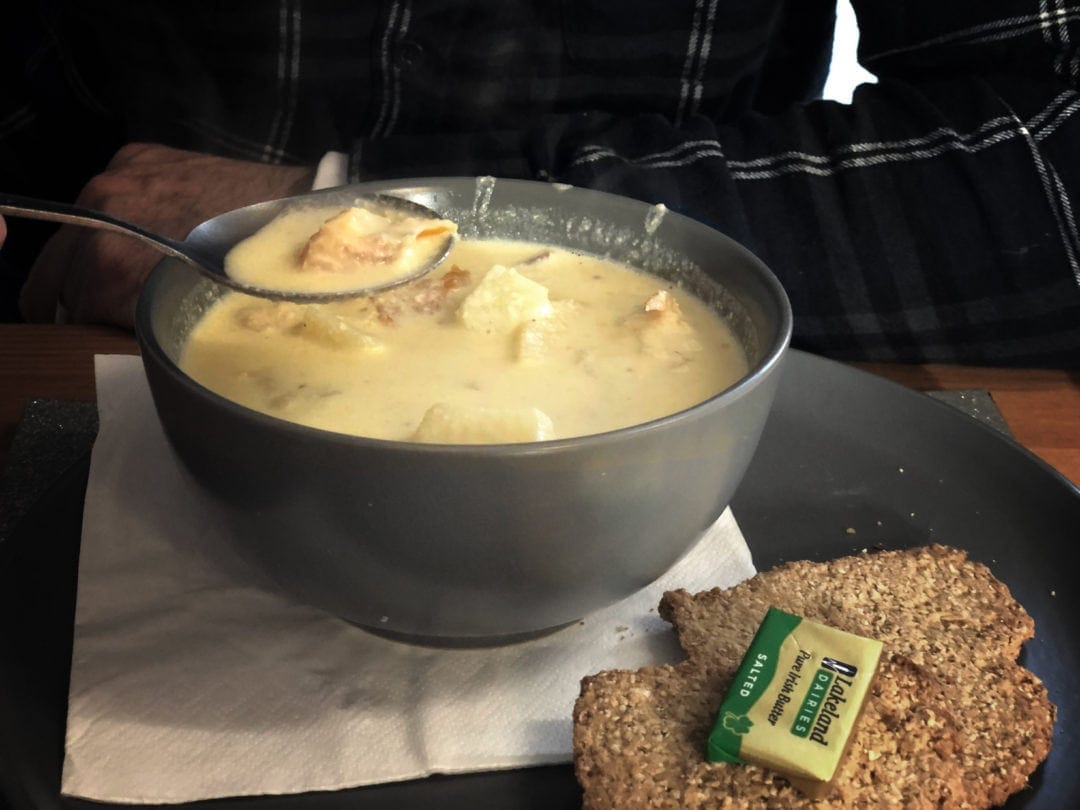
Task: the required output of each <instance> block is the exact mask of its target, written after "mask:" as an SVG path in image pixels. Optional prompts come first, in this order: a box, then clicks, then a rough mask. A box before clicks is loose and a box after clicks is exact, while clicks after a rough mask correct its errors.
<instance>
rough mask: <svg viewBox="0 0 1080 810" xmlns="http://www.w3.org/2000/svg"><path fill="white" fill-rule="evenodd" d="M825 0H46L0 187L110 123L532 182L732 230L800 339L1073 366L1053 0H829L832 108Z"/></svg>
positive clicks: (24, 62)
mask: <svg viewBox="0 0 1080 810" xmlns="http://www.w3.org/2000/svg"><path fill="white" fill-rule="evenodd" d="M833 3H834V0H799V1H798V2H783V0H629V2H624V3H612V2H610V0H532V1H531V2H529V1H528V0H384V2H374V1H373V0H368V1H367V2H352V3H336V2H316V1H315V0H278V2H276V3H272V2H268V0H264V2H261V3H255V2H251V1H250V0H248V1H247V2H239V0H234V2H231V3H227V4H215V5H214V10H213V11H210V10H209V9H210V7H209V6H206V7H203V6H200V4H180V3H178V2H173V3H166V2H164V0H155V2H147V3H141V4H138V7H137V8H138V11H134V9H135V7H134V6H132V5H131V4H128V3H120V2H118V0H117V1H115V2H112V3H106V2H94V3H89V2H86V4H85V7H84V5H83V4H82V3H79V2H66V3H65V2H59V0H53V2H50V3H46V4H45V6H44V9H45V10H44V12H43V16H41V17H33V18H30V19H28V20H25V21H23V23H24V25H25V26H28V27H35V26H36V27H37V28H39V29H40V31H41V36H40V37H39V38H35V37H33V36H31V37H21V38H20V40H19V41H18V42H17V43H14V44H13V49H10V48H9V50H8V52H7V53H8V55H9V56H11V55H12V54H14V55H16V56H17V57H18V58H19V59H20V64H19V67H18V70H20V71H21V70H25V71H26V72H25V74H24V76H25V81H24V82H20V83H17V84H16V85H15V86H9V87H6V88H3V89H0V105H2V106H0V182H2V183H3V185H4V187H9V188H11V189H12V190H18V189H21V190H24V191H36V192H37V193H44V192H43V189H42V188H41V187H40V186H41V185H42V183H43V180H42V177H43V176H44V175H43V173H42V168H41V164H37V163H34V160H35V159H36V156H38V155H40V154H41V153H42V150H45V149H49V148H52V149H53V150H56V149H58V148H59V149H60V150H61V154H62V155H63V160H62V161H61V163H62V167H63V168H64V170H65V173H63V174H59V175H56V177H64V178H69V179H76V180H78V184H79V185H81V182H82V181H83V180H85V178H86V177H88V176H89V175H90V174H92V173H94V171H96V170H97V168H99V167H100V165H102V163H103V162H104V158H103V155H104V156H106V157H107V155H108V154H111V152H110V150H111V149H112V148H114V147H115V146H116V145H118V144H120V143H122V142H124V141H126V140H136V139H145V140H156V141H161V142H164V143H169V144H173V145H176V146H180V147H185V148H192V149H201V150H204V151H210V152H215V153H219V154H224V155H228V156H232V157H240V158H246V159H252V160H259V161H265V162H271V163H277V162H307V163H314V162H315V161H316V160H317V159H318V158H319V156H320V155H321V154H322V153H323V152H324V151H325V150H328V149H337V150H342V151H346V152H348V153H349V155H350V176H351V177H352V178H353V179H366V178H378V177H406V176H424V175H474V174H491V175H495V176H504V177H530V178H539V179H551V180H557V181H561V182H568V183H573V184H576V185H582V186H591V187H596V188H601V189H605V190H608V191H613V192H617V193H622V194H627V195H630V196H634V197H638V198H641V199H644V200H647V201H649V202H656V203H663V204H665V205H666V206H668V207H669V208H671V209H674V210H677V211H681V212H683V213H685V214H688V215H690V216H693V217H696V218H698V219H701V220H704V221H706V222H709V223H711V224H713V225H715V226H717V227H719V228H720V229H722V230H724V231H726V232H727V233H729V234H731V235H732V236H733V237H735V238H736V239H738V240H740V241H741V242H743V243H744V244H746V245H747V246H748V247H750V248H751V249H752V250H753V251H755V252H756V253H757V254H758V255H760V256H761V257H762V258H763V259H764V260H765V261H766V262H767V263H768V264H769V265H770V266H771V267H772V268H773V269H774V270H775V271H776V272H777V274H778V275H779V276H780V278H781V280H782V281H783V283H784V285H785V286H786V288H787V290H788V292H789V294H790V296H791V299H792V303H793V306H794V309H795V314H796V334H795V345H797V346H799V347H801V348H805V349H808V350H811V351H814V352H817V353H821V354H824V355H828V356H833V357H838V358H846V359H869V360H901V361H943V362H971V363H983V364H1000V365H1047V366H1053V365H1056V366H1064V367H1070V368H1078V367H1080V229H1078V224H1077V218H1078V216H1080V213H1078V212H1077V211H1076V210H1074V205H1073V202H1072V198H1073V197H1074V196H1076V195H1077V194H1078V193H1080V192H1078V189H1080V3H1077V2H1072V1H1070V0H984V2H979V3H972V2H963V3H960V2H954V3H950V2H942V0H934V2H929V1H928V0H905V2H902V3H898V2H893V3H890V2H881V0H855V7H856V13H857V15H858V19H859V26H860V31H861V42H860V47H859V54H860V61H861V63H862V64H863V65H864V66H866V67H867V69H869V70H870V71H872V72H873V73H874V74H875V75H876V76H877V77H878V83H877V84H875V85H867V86H864V87H862V88H860V89H859V90H858V91H857V92H856V94H855V97H854V99H853V102H852V104H850V105H840V104H836V103H833V102H828V101H810V100H811V99H812V98H814V96H815V94H816V93H817V92H818V91H819V89H820V87H821V86H822V81H823V78H824V71H825V68H826V67H827V63H828V54H829V41H830V38H831V30H832V22H833V13H834V8H833ZM10 13H15V14H16V15H18V14H21V13H23V12H9V14H10ZM16 19H17V18H16ZM42 20H44V23H43V22H41V21H42ZM31 46H32V47H31ZM8 75H9V76H10V75H15V74H12V73H9V74H8ZM43 99H44V101H42V100H43ZM806 102H810V103H806ZM72 131H77V132H79V133H80V134H81V136H82V137H80V139H79V142H78V143H77V144H73V143H72V140H71V139H70V133H71V132H72ZM58 132H60V133H61V134H59V135H58V134H57V133H58ZM35 184H36V186H37V187H35ZM59 185H60V181H59V180H57V181H56V182H55V183H53V184H52V186H51V188H52V189H54V190H55V189H59ZM45 190H46V191H48V190H49V189H45ZM75 191H77V186H75V187H74V188H71V189H66V192H67V194H68V195H69V196H73V195H74V192H75Z"/></svg>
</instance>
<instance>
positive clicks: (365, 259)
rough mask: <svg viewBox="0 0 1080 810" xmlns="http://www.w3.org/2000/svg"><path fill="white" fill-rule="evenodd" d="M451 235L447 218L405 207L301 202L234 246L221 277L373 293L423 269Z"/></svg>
mask: <svg viewBox="0 0 1080 810" xmlns="http://www.w3.org/2000/svg"><path fill="white" fill-rule="evenodd" d="M456 234H457V225H456V224H455V223H454V222H451V221H450V220H447V219H430V218H426V217H420V216H416V215H415V214H412V213H410V212H408V211H407V210H405V209H402V210H395V209H393V208H388V207H381V208H380V209H379V210H372V209H371V208H369V207H366V206H363V205H353V206H350V207H348V208H345V209H343V210H342V209H339V208H328V207H326V206H322V205H302V206H297V207H293V208H289V209H287V210H286V211H284V212H282V213H281V214H279V215H278V216H276V217H275V218H274V219H272V220H271V221H270V222H268V223H267V224H266V225H264V226H263V227H262V228H260V229H259V230H258V231H256V232H255V233H254V234H252V235H251V236H249V237H248V238H246V239H244V240H242V241H240V242H238V243H237V244H236V245H235V246H234V247H233V248H232V249H231V250H230V251H229V252H228V253H227V254H226V256H225V272H226V273H227V274H228V275H229V277H230V278H232V279H235V280H236V281H238V282H240V283H241V284H243V285H244V286H246V287H252V288H260V289H266V290H273V291H276V292H282V293H290V292H292V293H302V294H305V295H307V294H315V295H330V294H337V293H348V292H349V291H350V290H355V289H358V288H364V289H365V290H367V291H369V292H370V291H377V290H379V289H384V288H387V287H390V286H393V285H396V284H400V283H404V282H405V281H408V280H411V279H412V278H414V277H416V276H418V275H423V274H424V273H426V272H428V271H429V270H430V269H431V268H432V267H433V266H434V265H435V264H437V263H438V262H439V261H440V259H441V258H442V255H443V254H444V253H445V251H446V250H447V240H450V239H453V238H454V236H455V235H456Z"/></svg>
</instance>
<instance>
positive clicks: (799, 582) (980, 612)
mask: <svg viewBox="0 0 1080 810" xmlns="http://www.w3.org/2000/svg"><path fill="white" fill-rule="evenodd" d="M769 605H775V606H776V607H779V608H781V609H782V610H787V611H789V612H792V613H795V614H798V615H800V616H804V617H806V618H808V619H811V620H814V621H819V622H822V623H825V624H829V625H831V626H833V627H837V628H839V629H842V630H847V631H849V632H852V633H855V634H857V635H862V636H868V637H871V638H876V639H878V640H880V641H881V642H883V644H884V654H883V656H882V662H881V664H880V666H879V671H878V677H877V679H876V681H875V684H874V687H873V689H872V691H871V693H870V695H869V696H868V698H867V701H866V707H865V710H864V714H863V716H862V719H861V720H860V722H859V724H858V727H857V730H856V733H855V738H854V741H853V744H852V747H851V751H850V752H849V754H848V756H847V757H846V758H845V759H844V761H843V762H842V763H841V765H840V768H839V769H838V771H837V775H836V777H835V778H834V780H833V785H834V787H833V791H832V793H831V794H829V796H828V798H827V799H826V800H823V801H820V802H816V801H814V800H812V799H809V798H807V797H806V796H804V795H803V794H801V793H799V792H798V791H797V790H796V789H795V788H793V787H791V786H790V785H789V784H788V783H787V781H786V780H785V779H784V778H783V777H781V776H779V775H777V774H775V773H773V772H772V771H769V770H766V769H763V768H760V767H758V766H754V765H729V764H724V763H717V764H712V763H709V762H707V761H706V760H705V757H704V750H705V740H706V737H707V736H708V733H709V729H710V728H711V726H712V723H713V720H714V715H715V712H716V708H717V707H718V706H719V704H720V701H721V699H722V697H723V694H724V692H725V690H726V689H727V686H728V684H729V683H730V681H731V679H732V677H733V675H734V673H735V670H736V669H737V667H738V665H739V662H740V661H741V659H742V656H743V654H744V653H745V651H746V649H747V647H748V646H749V644H750V641H751V639H752V637H753V635H754V632H755V631H756V629H757V627H758V625H759V624H760V622H761V619H762V617H763V616H764V614H765V611H766V609H767V608H768V606H769ZM660 613H661V615H662V616H663V617H664V618H665V619H667V620H668V621H670V622H671V623H672V624H673V625H674V627H675V630H676V633H677V634H678V637H679V641H680V644H681V645H682V647H683V649H684V650H685V651H686V653H687V659H686V660H685V661H683V662H681V663H680V664H677V665H674V666H668V665H664V666H653V667H646V668H643V669H640V670H637V671H636V672H631V671H620V670H612V671H606V672H600V673H598V674H596V675H593V676H590V677H586V678H584V679H583V680H582V685H581V693H580V695H579V697H578V699H577V702H576V704H575V707H574V766H575V771H576V774H577V778H578V781H579V782H580V783H581V785H582V787H583V789H584V805H585V808H587V809H588V810H592V809H598V808H620V809H621V808H627V810H631V809H632V808H639V807H640V808H644V807H649V808H661V807H670V808H676V807H678V808H683V807H686V808H713V807H716V808H722V807H740V806H745V805H747V804H753V805H754V806H765V807H773V806H775V807H800V806H801V807H849V806H861V807H886V806H888V807H898V806H902V807H970V808H977V807H991V806H994V805H997V804H1001V803H1003V802H1004V801H1005V800H1006V799H1007V798H1008V797H1009V796H1010V795H1011V794H1012V793H1015V792H1016V791H1018V790H1021V789H1023V788H1024V787H1025V786H1026V784H1027V779H1028V777H1029V776H1030V775H1031V773H1032V772H1033V771H1034V770H1035V768H1036V767H1037V766H1038V765H1039V763H1040V762H1042V761H1043V759H1045V758H1046V756H1047V754H1048V753H1049V751H1050V745H1051V737H1052V733H1053V724H1054V719H1055V707H1054V706H1053V704H1052V703H1051V702H1050V700H1049V697H1048V695H1047V693H1046V689H1045V687H1044V686H1043V684H1042V682H1041V681H1040V680H1039V679H1038V678H1037V677H1036V676H1035V675H1034V674H1033V673H1031V672H1029V671H1028V670H1026V669H1024V668H1023V667H1021V666H1020V665H1019V664H1018V663H1017V660H1016V659H1017V656H1018V655H1019V653H1020V649H1021V647H1022V645H1023V644H1024V642H1025V641H1026V640H1028V639H1030V638H1032V637H1033V635H1034V629H1035V628H1034V622H1033V620H1032V618H1031V617H1030V616H1029V615H1028V614H1027V612H1026V611H1025V610H1024V609H1023V607H1022V606H1021V605H1020V604H1019V603H1017V602H1016V600H1015V599H1013V598H1012V596H1011V594H1010V593H1009V590H1008V588H1007V587H1006V586H1005V585H1004V584H1003V583H1001V582H1000V581H998V580H997V579H996V578H995V577H994V576H993V574H992V573H991V572H990V570H989V569H988V568H987V567H986V566H984V565H982V564H980V563H975V562H972V561H971V560H969V559H968V558H967V555H966V553H964V552H962V551H958V550H956V549H952V548H948V547H945V546H941V545H930V546H924V547H920V548H914V549H908V550H904V551H882V552H873V553H864V554H860V555H855V556H851V557H844V558H841V559H837V560H833V561H830V562H826V563H812V562H805V561H803V562H794V563H788V564H785V565H781V566H779V567H777V568H774V569H771V570H769V571H766V572H763V573H760V574H758V575H756V576H754V577H752V578H751V579H749V580H746V581H745V582H743V583H741V584H739V585H737V586H735V587H734V588H730V589H727V590H720V589H714V590H711V591H705V592H702V593H698V594H693V595H692V594H689V593H687V592H686V591H672V592H669V593H666V594H665V595H664V597H663V599H662V601H661V604H660Z"/></svg>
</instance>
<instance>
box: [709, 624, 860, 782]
mask: <svg viewBox="0 0 1080 810" xmlns="http://www.w3.org/2000/svg"><path fill="white" fill-rule="evenodd" d="M880 657H881V642H880V641H875V640H873V639H868V638H862V637H861V636H856V635H853V634H852V633H846V632H844V631H842V630H837V629H836V628H834V627H828V626H826V625H823V624H818V623H817V622H812V621H809V620H807V619H803V618H800V617H799V616H794V615H792V614H790V613H785V612H784V611H782V610H778V609H777V608H773V607H770V608H769V610H768V612H767V613H766V614H765V619H764V621H763V622H762V623H761V627H759V628H758V631H757V634H756V635H755V636H754V640H753V641H752V642H751V643H750V648H749V650H747V653H746V655H745V657H744V658H743V660H742V663H741V664H740V665H739V669H738V671H737V672H736V674H735V678H734V679H733V680H732V683H731V686H730V687H729V689H728V693H727V695H726V696H725V698H724V701H723V703H722V704H721V705H720V709H719V711H718V712H717V715H716V723H715V725H714V726H713V730H712V733H711V734H710V735H709V745H708V751H707V756H708V759H709V761H710V762H755V763H757V764H759V765H764V766H767V767H770V768H773V769H774V770H777V771H779V772H781V773H784V774H787V775H789V776H794V777H801V778H804V779H813V780H819V781H828V780H829V779H831V778H832V776H833V773H834V772H835V770H836V766H837V765H838V764H839V762H840V757H841V755H842V754H843V752H844V748H845V746H846V744H847V740H848V737H849V736H850V735H851V733H852V731H853V730H854V727H855V721H856V720H857V719H858V716H859V712H860V711H861V709H862V704H863V701H864V700H865V699H866V694H867V692H868V691H869V688H870V683H871V681H872V680H873V677H874V674H875V672H876V671H877V663H878V659H879V658H880Z"/></svg>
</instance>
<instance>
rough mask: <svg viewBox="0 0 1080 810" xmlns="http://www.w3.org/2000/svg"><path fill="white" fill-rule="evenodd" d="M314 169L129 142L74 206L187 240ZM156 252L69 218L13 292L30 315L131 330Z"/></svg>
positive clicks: (301, 182)
mask: <svg viewBox="0 0 1080 810" xmlns="http://www.w3.org/2000/svg"><path fill="white" fill-rule="evenodd" d="M313 177H314V169H313V168H310V167H296V166H271V165H266V164H262V163H253V162H248V161H241V160H231V159H229V158H221V157H214V156H212V155H205V154H201V153H199V152H187V151H183V150H180V149H173V148H170V147H167V146H160V145H157V144H128V145H127V146H124V147H123V148H122V149H120V151H118V152H117V153H116V154H115V155H114V156H113V159H112V160H111V161H110V162H109V165H108V166H107V167H106V169H105V171H104V172H102V173H101V174H99V175H97V176H96V177H94V178H92V179H91V180H90V182H88V183H87V184H86V187H85V188H83V190H82V192H81V193H80V194H79V197H78V199H77V200H76V203H77V204H78V205H81V206H85V207H87V208H92V209H95V210H97V211H103V212H105V213H107V214H111V215H112V216H115V217H119V218H121V219H125V220H128V221H130V222H134V223H136V224H138V225H141V226H142V227H144V228H147V229H149V230H151V231H154V232H156V233H159V234H162V235H164V236H171V237H173V238H176V239H183V238H184V237H186V236H187V235H188V233H189V232H190V231H191V229H192V228H194V227H195V226H196V225H198V224H200V223H202V222H205V221H206V220H207V219H210V218H211V217H213V216H216V215H217V214H221V213H224V212H226V211H231V210H232V209H234V208H240V207H241V206H244V205H249V204H251V203H256V202H262V201H263V200H270V199H276V198H279V197H287V196H290V195H292V194H297V193H299V192H302V191H307V190H308V189H310V188H311V181H312V179H313ZM162 255H163V254H162V253H161V252H160V251H158V250H156V249H155V248H152V247H150V246H149V245H146V244H143V243H142V242H139V241H138V240H137V239H135V238H134V237H131V236H125V235H122V234H116V233H109V232H107V231H101V230H95V229H91V228H85V227H81V226H76V225H65V226H63V227H61V228H60V229H59V230H58V231H57V232H56V234H55V235H54V236H53V237H52V238H51V239H50V240H49V241H48V242H47V243H46V244H45V247H43V248H42V250H41V253H40V254H39V256H38V258H37V260H36V261H35V262H34V265H33V267H32V268H31V269H30V275H29V278H28V279H27V281H26V283H25V285H24V286H23V289H22V293H21V295H20V298H19V306H20V308H21V309H22V313H23V317H24V318H26V320H27V321H31V322H33V321H37V322H50V323H51V322H54V321H55V320H56V319H57V312H58V306H59V307H62V310H60V311H61V312H63V313H64V314H65V316H66V320H68V321H70V322H73V323H110V324H115V325H117V326H123V327H126V328H129V329H130V328H132V326H133V325H134V322H135V302H136V300H137V299H138V296H139V290H140V288H141V287H142V283H143V281H144V280H145V279H146V276H147V275H148V274H149V272H150V270H152V269H153V267H154V265H155V264H157V262H158V261H160V260H161V258H162Z"/></svg>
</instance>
